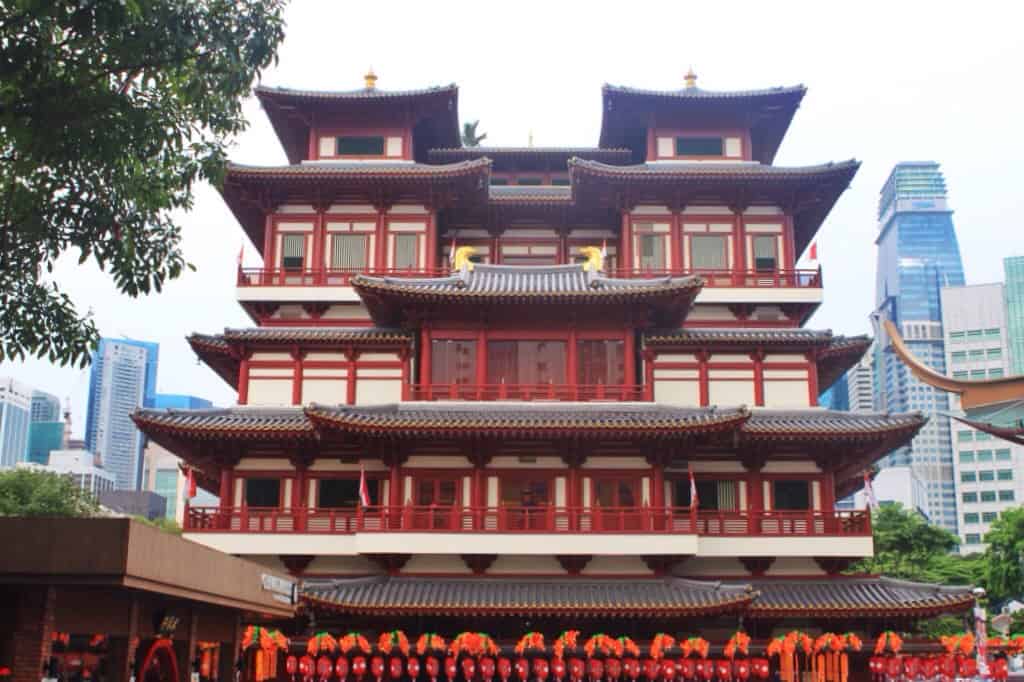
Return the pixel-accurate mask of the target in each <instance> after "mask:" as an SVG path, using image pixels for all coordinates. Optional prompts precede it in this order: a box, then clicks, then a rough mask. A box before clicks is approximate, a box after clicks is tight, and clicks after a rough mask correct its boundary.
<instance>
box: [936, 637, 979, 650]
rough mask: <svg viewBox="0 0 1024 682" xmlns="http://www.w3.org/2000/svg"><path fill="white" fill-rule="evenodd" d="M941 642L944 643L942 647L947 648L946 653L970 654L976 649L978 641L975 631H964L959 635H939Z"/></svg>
mask: <svg viewBox="0 0 1024 682" xmlns="http://www.w3.org/2000/svg"><path fill="white" fill-rule="evenodd" d="M939 643H940V644H942V648H943V649H945V650H946V653H949V654H954V655H956V654H963V655H964V656H969V655H970V654H971V652H973V651H974V646H975V644H976V643H977V642H976V640H975V638H974V633H973V632H963V633H961V634H959V635H949V636H946V637H939Z"/></svg>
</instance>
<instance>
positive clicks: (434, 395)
mask: <svg viewBox="0 0 1024 682" xmlns="http://www.w3.org/2000/svg"><path fill="white" fill-rule="evenodd" d="M653 398H654V396H653V393H652V386H649V385H645V386H641V385H625V384H622V385H614V384H610V385H607V386H606V385H604V384H414V385H413V386H411V387H410V394H409V399H410V400H490V401H494V400H533V401H539V402H542V401H545V400H551V401H574V402H601V401H606V400H607V401H616V402H621V401H629V400H653Z"/></svg>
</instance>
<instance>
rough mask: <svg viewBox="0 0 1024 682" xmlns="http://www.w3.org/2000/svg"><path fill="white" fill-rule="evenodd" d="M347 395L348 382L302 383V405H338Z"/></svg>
mask: <svg viewBox="0 0 1024 682" xmlns="http://www.w3.org/2000/svg"><path fill="white" fill-rule="evenodd" d="M347 395H348V381H346V380H345V379H315V380H310V379H306V380H304V381H303V382H302V404H303V405H309V404H310V403H325V404H327V405H339V404H342V403H344V402H345V397H346V396H347Z"/></svg>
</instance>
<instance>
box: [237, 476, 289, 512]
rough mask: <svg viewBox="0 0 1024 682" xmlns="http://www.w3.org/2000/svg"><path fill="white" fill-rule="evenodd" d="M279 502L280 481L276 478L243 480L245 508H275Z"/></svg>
mask: <svg viewBox="0 0 1024 682" xmlns="http://www.w3.org/2000/svg"><path fill="white" fill-rule="evenodd" d="M280 500H281V480H280V479H278V478H247V479H245V504H246V506H247V507H277V506H278V505H279V504H280Z"/></svg>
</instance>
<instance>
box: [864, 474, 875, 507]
mask: <svg viewBox="0 0 1024 682" xmlns="http://www.w3.org/2000/svg"><path fill="white" fill-rule="evenodd" d="M864 496H865V497H866V498H867V502H868V509H871V510H875V509H878V498H877V497H875V488H874V486H872V485H871V474H869V473H868V472H867V471H865V472H864Z"/></svg>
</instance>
